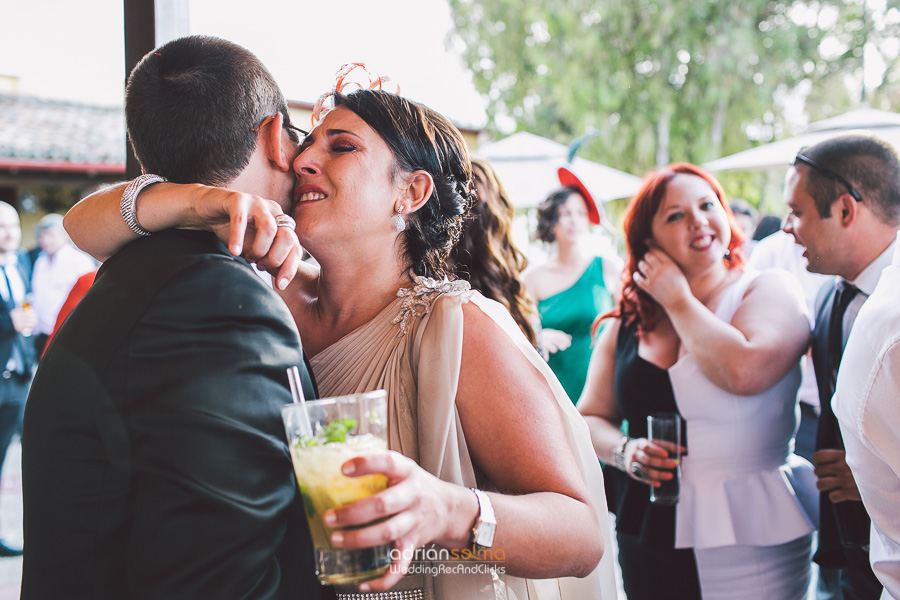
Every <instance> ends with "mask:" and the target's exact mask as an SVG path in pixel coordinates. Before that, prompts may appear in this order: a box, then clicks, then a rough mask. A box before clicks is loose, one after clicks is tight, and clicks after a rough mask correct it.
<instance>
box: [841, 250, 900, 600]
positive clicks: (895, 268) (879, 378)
mask: <svg viewBox="0 0 900 600" xmlns="http://www.w3.org/2000/svg"><path fill="white" fill-rule="evenodd" d="M893 245H894V246H895V248H894V250H895V252H894V254H893V262H892V263H891V264H890V265H889V266H888V267H887V268H886V269H884V272H883V274H882V275H881V279H880V280H879V281H878V284H877V286H876V287H875V288H874V290H873V291H872V294H871V296H870V297H869V298H868V299H867V300H866V301H865V303H864V304H863V305H862V308H861V309H860V310H859V314H858V316H857V317H856V321H855V323H854V324H853V329H852V331H851V332H850V336H849V339H848V341H847V345H846V348H845V350H844V356H843V359H842V361H841V367H840V370H839V372H838V378H837V389H836V390H835V394H834V398H833V400H832V408H833V409H834V414H835V416H837V418H838V421H839V422H840V426H841V434H842V435H843V438H844V446H845V448H846V450H847V464H848V465H850V470H851V471H853V476H854V478H855V479H856V483H857V486H858V487H859V492H860V495H861V496H862V500H863V504H865V506H866V510H867V511H868V513H869V516H870V517H871V518H872V532H871V546H870V551H869V560H870V561H871V562H872V569H873V570H874V572H875V576H876V577H878V579H879V581H881V583H882V584H883V585H884V588H885V590H884V594H883V595H882V598H883V599H894V600H900V301H898V299H900V245H898V244H897V242H896V241H895V242H894V244H893ZM861 278H862V276H861V277H860V278H857V281H860V280H861ZM854 283H856V282H854ZM867 283H868V281H860V284H861V285H866V284H867ZM861 289H863V291H865V288H863V287H861ZM851 308H852V304H851Z"/></svg>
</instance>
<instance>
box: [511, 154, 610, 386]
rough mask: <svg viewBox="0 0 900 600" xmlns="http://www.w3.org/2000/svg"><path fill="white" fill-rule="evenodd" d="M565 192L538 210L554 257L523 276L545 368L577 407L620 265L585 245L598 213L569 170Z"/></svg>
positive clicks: (541, 233) (540, 233) (563, 174)
mask: <svg viewBox="0 0 900 600" xmlns="http://www.w3.org/2000/svg"><path fill="white" fill-rule="evenodd" d="M560 182H561V183H563V185H564V186H565V187H563V188H561V189H559V190H557V191H555V192H553V193H551V194H550V195H549V196H548V197H547V199H546V200H544V202H543V203H542V204H541V206H540V207H539V208H538V226H537V237H538V239H540V240H541V241H543V242H546V243H550V244H553V245H554V246H555V249H556V252H555V255H554V256H552V257H551V258H550V260H548V261H547V262H545V263H544V264H542V265H539V266H537V267H535V268H533V269H531V270H529V271H528V272H526V273H525V287H526V290H527V292H528V293H529V295H531V297H532V298H534V299H535V301H537V304H538V312H539V313H540V317H541V330H542V331H541V346H542V348H543V350H544V354H545V355H546V357H547V362H548V364H549V365H550V368H551V369H553V372H554V373H555V374H556V376H557V378H559V381H560V382H561V383H562V384H563V388H565V390H566V393H567V394H568V395H569V398H570V399H571V400H572V402H573V403H577V402H578V398H579V397H580V396H581V391H582V389H583V388H584V382H585V379H586V378H587V369H588V363H589V362H590V359H591V348H592V345H593V337H592V336H591V325H592V324H593V322H594V319H596V317H597V315H599V314H602V313H605V312H606V311H608V310H610V309H611V308H612V306H613V296H614V295H615V294H616V290H617V288H618V280H619V274H620V272H621V263H619V264H616V261H614V260H610V259H608V258H603V257H600V256H596V254H595V253H594V252H591V251H590V250H591V249H590V248H587V247H586V246H587V245H588V244H587V243H586V242H587V240H588V238H589V235H588V234H589V229H590V225H591V224H594V225H599V224H600V213H599V211H598V210H597V205H596V204H595V202H594V199H593V198H592V197H591V194H590V192H588V190H587V188H585V186H584V185H583V184H582V183H581V181H580V180H579V179H578V178H577V177H576V176H575V175H574V173H572V172H571V171H570V170H568V169H566V168H565V167H562V168H561V169H560Z"/></svg>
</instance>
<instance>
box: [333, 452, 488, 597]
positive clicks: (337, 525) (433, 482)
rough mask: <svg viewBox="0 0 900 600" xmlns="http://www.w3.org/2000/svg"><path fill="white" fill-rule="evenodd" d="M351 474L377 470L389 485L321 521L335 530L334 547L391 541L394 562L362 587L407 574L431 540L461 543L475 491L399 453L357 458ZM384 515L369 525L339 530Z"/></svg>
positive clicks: (347, 467) (348, 469)
mask: <svg viewBox="0 0 900 600" xmlns="http://www.w3.org/2000/svg"><path fill="white" fill-rule="evenodd" d="M343 472H344V474H345V475H348V476H350V477H358V476H361V475H369V474H373V473H381V474H383V475H385V476H387V478H388V488H387V489H385V490H384V491H382V492H379V493H378V494H375V495H374V496H370V497H368V498H364V499H362V500H358V501H356V502H354V503H352V504H348V505H346V506H341V507H338V508H333V509H331V510H329V511H327V512H326V513H325V515H324V518H325V524H326V526H328V527H330V528H334V529H335V530H336V531H335V532H334V533H332V536H331V541H332V543H333V544H334V546H335V547H336V548H369V547H372V546H378V545H381V544H389V543H393V545H394V549H395V554H396V555H397V556H398V560H397V561H395V562H393V563H392V565H391V568H390V569H389V570H388V572H387V573H386V574H385V575H383V576H382V577H379V578H378V579H374V580H372V581H367V582H364V583H362V584H360V591H363V592H365V591H383V590H388V589H390V588H391V587H393V586H394V585H396V583H397V582H398V581H400V579H402V578H403V575H404V574H405V573H406V571H407V569H408V568H409V565H410V562H411V561H412V558H413V555H414V553H415V550H416V549H417V548H420V547H422V546H424V545H425V544H428V543H431V542H435V543H438V544H440V545H442V546H445V547H448V548H454V547H464V546H465V545H466V544H467V543H468V540H469V532H470V531H471V527H472V524H473V523H474V521H475V516H476V514H477V512H478V505H477V501H476V499H475V495H474V494H473V493H472V492H471V491H470V490H467V489H466V488H463V487H461V486H458V485H453V484H451V483H447V482H445V481H441V480H440V479H438V478H437V477H435V476H433V475H431V474H430V473H428V472H427V471H425V470H424V469H422V468H421V467H420V466H419V465H417V464H416V463H415V462H414V461H412V460H411V459H409V458H407V457H405V456H403V455H402V454H398V453H397V452H385V453H379V454H371V455H368V456H360V457H357V458H354V459H351V460H349V461H347V462H346V463H344V466H343ZM379 519H384V520H383V521H381V522H379V523H375V524H373V525H370V526H368V527H362V528H360V529H350V530H343V531H337V530H340V529H343V528H346V527H350V526H354V525H364V524H366V523H371V522H373V521H376V520H379Z"/></svg>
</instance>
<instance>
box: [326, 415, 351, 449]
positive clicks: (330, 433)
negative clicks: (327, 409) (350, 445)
mask: <svg viewBox="0 0 900 600" xmlns="http://www.w3.org/2000/svg"><path fill="white" fill-rule="evenodd" d="M357 424H358V421H357V420H356V419H335V420H334V421H332V422H331V423H329V424H328V425H326V426H324V427H323V428H322V431H321V434H322V436H323V437H324V438H325V443H326V444H327V443H330V442H346V441H347V433H348V432H349V431H350V430H352V429H355V428H356V426H357Z"/></svg>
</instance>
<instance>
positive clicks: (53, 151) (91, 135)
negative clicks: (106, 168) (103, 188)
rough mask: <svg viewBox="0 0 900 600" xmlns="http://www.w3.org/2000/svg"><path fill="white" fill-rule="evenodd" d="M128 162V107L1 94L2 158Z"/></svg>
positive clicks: (0, 141)
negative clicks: (126, 134)
mask: <svg viewBox="0 0 900 600" xmlns="http://www.w3.org/2000/svg"><path fill="white" fill-rule="evenodd" d="M3 159H18V160H29V161H30V160H41V161H44V160H47V161H52V162H62V163H82V164H98V165H99V164H110V165H113V164H116V165H124V163H125V113H124V111H123V109H122V108H120V107H115V106H114V107H101V106H91V105H88V104H78V103H75V102H68V101H64V100H48V99H43V98H36V97H33V96H21V95H9V94H0V161H2V160H3Z"/></svg>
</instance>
